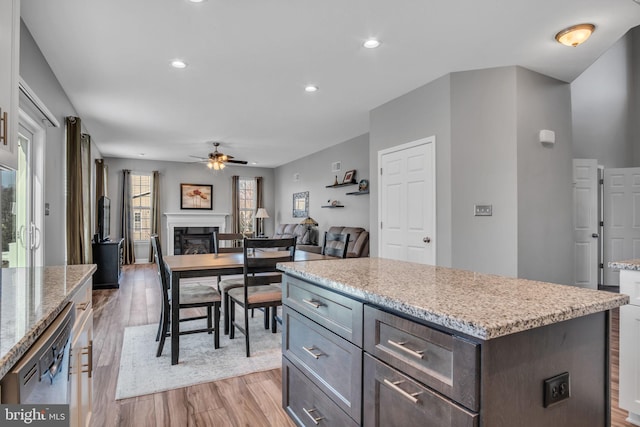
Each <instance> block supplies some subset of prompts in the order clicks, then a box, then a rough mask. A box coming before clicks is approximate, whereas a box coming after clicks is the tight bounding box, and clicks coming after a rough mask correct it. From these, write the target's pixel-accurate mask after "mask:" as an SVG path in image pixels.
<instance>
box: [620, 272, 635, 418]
mask: <svg viewBox="0 0 640 427" xmlns="http://www.w3.org/2000/svg"><path fill="white" fill-rule="evenodd" d="M620 293H623V294H627V295H629V296H630V297H631V303H630V305H625V306H623V307H620V374H619V378H620V396H619V405H620V408H622V409H626V410H627V411H629V418H628V419H627V421H629V422H631V423H633V424H635V425H639V426H640V271H632V270H621V271H620Z"/></svg>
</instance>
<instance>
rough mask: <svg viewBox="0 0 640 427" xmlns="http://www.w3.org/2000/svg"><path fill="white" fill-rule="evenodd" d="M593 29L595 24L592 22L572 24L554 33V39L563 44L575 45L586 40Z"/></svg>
mask: <svg viewBox="0 0 640 427" xmlns="http://www.w3.org/2000/svg"><path fill="white" fill-rule="evenodd" d="M595 29H596V26H595V25H593V24H580V25H574V26H573V27H569V28H567V29H564V30H562V31H560V32H559V33H558V34H556V40H557V41H558V43H562V44H563V45H565V46H573V47H576V46H578V45H579V44H581V43H584V42H585V41H587V39H588V38H589V36H590V35H591V33H593V31H594V30H595Z"/></svg>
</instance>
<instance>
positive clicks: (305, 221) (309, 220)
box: [300, 216, 318, 226]
mask: <svg viewBox="0 0 640 427" xmlns="http://www.w3.org/2000/svg"><path fill="white" fill-rule="evenodd" d="M300 224H302V225H313V226H317V225H318V222H317V221H316V220H315V219H313V218H311V217H310V216H308V217H306V218H305V219H303V220H302V222H301V223H300Z"/></svg>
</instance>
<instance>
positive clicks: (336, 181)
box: [333, 175, 338, 185]
mask: <svg viewBox="0 0 640 427" xmlns="http://www.w3.org/2000/svg"><path fill="white" fill-rule="evenodd" d="M333 185H338V175H336V179H335V181H333Z"/></svg>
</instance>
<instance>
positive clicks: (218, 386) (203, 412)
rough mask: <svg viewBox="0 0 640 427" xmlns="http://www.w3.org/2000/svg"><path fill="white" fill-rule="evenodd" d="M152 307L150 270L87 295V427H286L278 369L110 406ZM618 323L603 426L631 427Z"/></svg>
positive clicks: (154, 287)
mask: <svg viewBox="0 0 640 427" xmlns="http://www.w3.org/2000/svg"><path fill="white" fill-rule="evenodd" d="M160 305H161V304H160V291H159V289H158V283H157V274H156V270H155V266H154V264H136V265H132V266H125V267H124V271H123V277H122V280H121V282H120V289H119V290H100V291H94V292H93V306H94V324H93V325H94V341H93V343H94V346H93V351H94V376H93V380H94V383H93V391H94V401H93V417H92V426H96V427H115V426H117V427H127V426H132V427H133V426H135V427H140V426H150V427H151V426H152V427H162V426H167V427H182V426H189V427H191V426H194V427H199V426H215V427H219V426H252V427H256V426H278V427H281V426H282V427H285V426H294V423H293V422H292V421H291V420H290V419H289V418H288V417H287V415H286V413H285V412H284V410H283V409H282V408H281V370H280V369H275V370H272V371H267V372H261V373H256V374H250V375H245V376H241V377H236V378H230V379H226V380H221V381H216V382H212V383H206V384H199V385H195V386H191V387H185V388H181V389H176V390H170V391H166V392H162V393H156V394H152V395H147V396H140V397H135V398H131V399H123V400H119V401H116V400H115V390H116V380H117V376H118V368H119V366H120V352H121V346H122V336H123V333H124V328H125V327H127V326H137V325H145V324H149V323H156V322H157V321H158V319H159V316H160ZM618 322H619V313H618V310H614V311H613V316H612V331H611V380H612V381H611V398H612V401H611V408H612V411H611V426H612V427H634V426H633V425H632V424H630V423H628V422H626V421H625V418H626V416H627V414H626V411H623V410H621V409H619V408H618V340H619V334H618V324H619V323H618ZM158 374H159V375H162V373H161V372H159V373H158Z"/></svg>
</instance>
